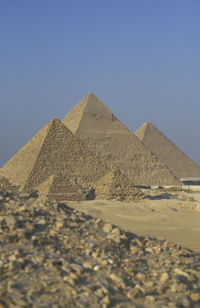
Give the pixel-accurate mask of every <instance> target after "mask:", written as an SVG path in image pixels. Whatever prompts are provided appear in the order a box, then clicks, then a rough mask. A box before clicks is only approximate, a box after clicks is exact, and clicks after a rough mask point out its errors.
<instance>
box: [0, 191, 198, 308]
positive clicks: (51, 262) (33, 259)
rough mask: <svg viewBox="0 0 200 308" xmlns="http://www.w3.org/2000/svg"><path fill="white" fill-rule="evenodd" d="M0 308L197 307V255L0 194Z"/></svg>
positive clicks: (52, 205) (61, 207) (53, 205)
mask: <svg viewBox="0 0 200 308" xmlns="http://www.w3.org/2000/svg"><path fill="white" fill-rule="evenodd" d="M0 211H1V215H0V308H3V307H5V308H6V307H35V308H39V307H118V308H119V307H120V308H123V307H124V308H125V307H133V308H134V307H138V308H139V307H162V308H164V307H173V308H176V307H177V308H178V307H194V308H195V307H200V254H198V253H195V252H193V251H191V250H188V249H185V248H181V247H179V246H177V245H175V244H173V243H170V242H168V241H166V240H164V239H154V238H143V237H139V236H137V235H135V234H133V233H131V232H126V231H123V230H121V229H119V228H118V227H115V226H113V225H111V224H110V223H108V222H104V221H102V220H100V219H95V218H92V217H91V216H88V215H85V214H83V213H82V212H78V211H76V210H74V209H72V208H70V207H68V206H67V205H65V204H63V203H58V202H55V201H46V202H43V201H41V200H40V199H39V198H37V194H36V193H31V194H18V193H16V192H8V191H5V190H4V191H1V192H0Z"/></svg>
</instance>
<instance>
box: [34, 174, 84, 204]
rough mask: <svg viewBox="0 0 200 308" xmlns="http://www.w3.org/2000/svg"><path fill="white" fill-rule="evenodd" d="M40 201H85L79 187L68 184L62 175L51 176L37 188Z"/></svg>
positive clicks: (67, 180)
mask: <svg viewBox="0 0 200 308" xmlns="http://www.w3.org/2000/svg"><path fill="white" fill-rule="evenodd" d="M37 189H38V191H39V197H40V198H41V199H46V198H48V199H49V200H56V201H64V200H67V201H72V200H75V201H81V200H85V196H84V192H83V190H82V188H81V187H80V185H76V184H74V183H71V182H70V179H68V178H65V177H63V176H62V175H51V176H50V177H49V178H48V179H47V180H46V181H44V182H43V183H41V184H40V185H39V186H38V187H37Z"/></svg>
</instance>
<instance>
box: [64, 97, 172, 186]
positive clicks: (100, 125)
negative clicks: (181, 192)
mask: <svg viewBox="0 0 200 308" xmlns="http://www.w3.org/2000/svg"><path fill="white" fill-rule="evenodd" d="M63 123H64V124H65V125H66V126H67V127H68V128H69V129H70V130H71V131H72V132H73V133H74V134H75V135H76V136H78V137H79V138H80V139H81V140H82V141H83V142H84V143H85V144H86V145H87V146H88V147H89V148H90V149H91V150H92V151H93V152H96V153H98V155H100V157H101V159H102V160H103V161H105V162H106V164H107V165H108V166H110V167H119V169H120V170H121V171H122V172H123V173H124V174H125V175H127V176H128V177H129V178H130V179H131V181H132V182H134V184H138V185H140V184H141V185H143V184H147V185H150V184H152V185H165V184H166V185H167V184H177V179H176V177H175V175H174V174H173V173H172V172H171V171H170V170H169V169H168V167H167V166H165V165H164V164H163V163H162V162H161V161H159V159H157V158H156V156H155V155H153V154H152V153H151V151H150V150H149V149H147V147H146V146H145V145H144V144H143V142H142V141H141V140H140V139H139V138H137V137H136V136H135V135H133V134H132V133H131V132H130V131H129V130H128V129H127V128H126V127H125V126H124V125H123V124H122V123H121V122H120V121H119V120H118V119H117V118H116V117H115V116H114V115H113V113H112V111H111V110H109V109H108V108H107V107H106V106H105V105H104V104H103V103H102V102H101V101H100V100H99V99H98V98H97V97H96V96H95V95H94V94H92V93H89V94H87V95H86V97H84V98H83V99H82V100H81V101H80V102H79V103H78V104H77V105H76V106H75V107H74V108H73V109H72V110H71V111H70V112H69V113H68V114H67V115H66V117H65V118H64V120H63Z"/></svg>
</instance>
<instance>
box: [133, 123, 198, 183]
mask: <svg viewBox="0 0 200 308" xmlns="http://www.w3.org/2000/svg"><path fill="white" fill-rule="evenodd" d="M134 134H135V136H137V137H138V138H139V139H140V140H141V141H142V142H144V144H145V145H146V146H147V147H148V148H149V149H150V151H152V152H153V153H154V154H155V155H156V156H157V157H158V158H159V159H160V161H162V162H163V163H164V164H165V165H166V166H167V167H168V168H169V169H170V170H171V171H172V172H173V173H174V174H175V175H176V176H177V178H179V179H180V178H182V177H195V176H197V177H198V176H200V167H198V166H197V165H196V164H195V163H194V162H193V161H192V160H191V159H190V158H188V157H187V156H186V155H185V153H183V152H182V151H181V150H180V149H179V148H178V147H177V146H176V145H175V144H174V143H172V142H171V141H170V140H169V139H168V138H167V137H165V136H164V135H163V134H162V133H161V132H160V131H159V130H158V129H157V128H156V127H155V126H154V125H152V124H151V123H148V122H146V123H144V124H143V125H142V126H141V127H140V128H138V130H136V131H135V133H134Z"/></svg>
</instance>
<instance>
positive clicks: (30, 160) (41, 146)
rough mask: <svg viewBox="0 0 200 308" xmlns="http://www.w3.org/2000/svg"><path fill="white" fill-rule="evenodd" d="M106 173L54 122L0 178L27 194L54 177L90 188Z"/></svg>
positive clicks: (86, 150)
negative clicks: (71, 180) (59, 176)
mask: <svg viewBox="0 0 200 308" xmlns="http://www.w3.org/2000/svg"><path fill="white" fill-rule="evenodd" d="M107 171H108V168H107V166H106V165H105V164H103V163H102V162H101V161H100V160H99V159H98V158H97V156H96V155H95V154H93V153H91V152H90V151H89V150H88V149H87V147H85V146H84V145H83V144H82V142H81V141H80V140H79V139H78V138H76V137H75V136H74V135H73V134H72V133H71V132H70V131H69V129H67V128H66V126H65V125H64V124H62V123H61V122H60V121H59V120H58V119H54V120H51V121H50V122H49V123H48V124H47V125H46V126H45V127H43V128H42V129H41V130H40V131H39V132H38V133H37V134H36V135H35V136H34V137H33V138H32V139H31V140H30V141H29V142H28V143H27V144H26V145H25V146H24V147H23V148H22V149H21V150H20V151H19V152H18V153H17V154H15V155H14V156H13V157H12V158H11V159H10V160H9V161H8V162H7V163H6V164H5V165H4V166H3V167H2V168H1V169H0V175H1V176H5V177H7V178H8V179H9V180H10V181H11V182H12V183H13V184H15V185H20V187H21V188H22V189H25V190H27V191H28V190H31V189H33V188H35V187H37V186H38V185H40V184H41V183H43V182H44V181H46V180H47V179H48V178H49V177H50V176H52V175H53V174H55V175H57V174H61V175H63V176H66V175H67V176H68V177H69V176H70V178H71V179H72V178H73V179H76V180H77V182H78V183H79V184H84V185H92V184H93V183H94V182H95V181H97V180H99V179H100V178H101V177H102V176H104V175H105V174H106V172H107Z"/></svg>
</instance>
